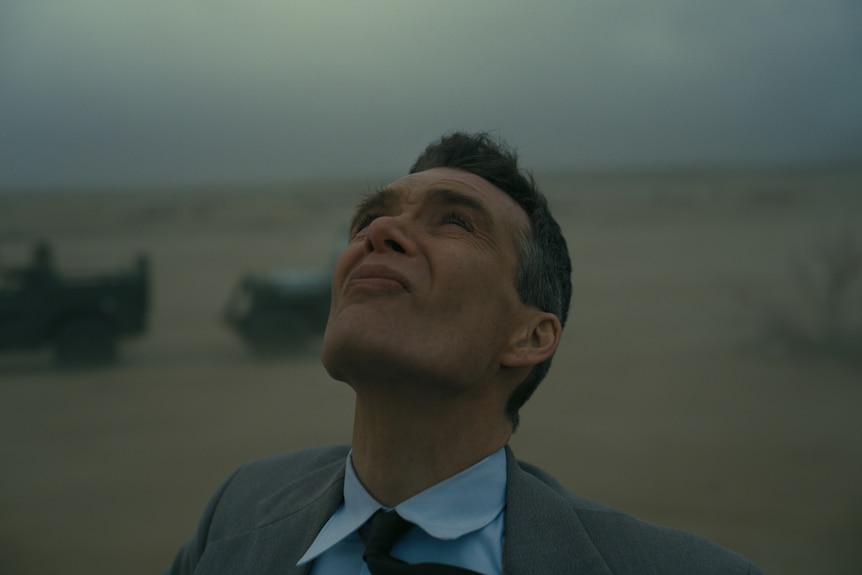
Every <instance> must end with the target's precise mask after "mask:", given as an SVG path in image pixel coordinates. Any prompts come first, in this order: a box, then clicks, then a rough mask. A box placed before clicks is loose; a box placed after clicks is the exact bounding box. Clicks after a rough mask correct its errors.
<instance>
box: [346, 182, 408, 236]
mask: <svg viewBox="0 0 862 575" xmlns="http://www.w3.org/2000/svg"><path fill="white" fill-rule="evenodd" d="M399 196H400V194H399V193H398V192H396V191H395V190H393V189H392V188H378V189H377V190H374V191H373V192H371V193H369V194H367V195H366V196H365V197H364V198H362V201H361V202H359V205H358V206H356V210H355V211H354V212H353V217H352V218H351V219H350V229H351V231H352V230H355V229H356V226H357V225H358V224H359V221H360V220H361V219H362V218H363V217H364V216H365V215H366V214H369V213H374V212H384V213H385V212H387V211H389V210H390V209H392V206H394V205H395V204H397V203H398V198H399Z"/></svg>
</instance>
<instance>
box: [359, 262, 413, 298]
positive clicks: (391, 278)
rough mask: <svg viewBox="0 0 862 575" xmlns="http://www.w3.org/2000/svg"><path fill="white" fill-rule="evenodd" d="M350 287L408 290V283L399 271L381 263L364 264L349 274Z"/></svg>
mask: <svg viewBox="0 0 862 575" xmlns="http://www.w3.org/2000/svg"><path fill="white" fill-rule="evenodd" d="M347 283H348V285H349V286H351V287H354V286H356V287H358V286H363V287H368V288H372V289H380V290H385V291H404V292H409V291H410V284H409V282H408V281H407V278H405V277H404V276H403V275H401V274H400V273H398V272H396V271H395V270H393V269H391V268H388V267H386V266H381V265H364V266H361V267H360V268H358V269H357V270H356V271H354V272H353V273H352V274H351V275H350V279H349V280H348V282H347Z"/></svg>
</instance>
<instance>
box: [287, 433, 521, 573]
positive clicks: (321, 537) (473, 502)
mask: <svg viewBox="0 0 862 575" xmlns="http://www.w3.org/2000/svg"><path fill="white" fill-rule="evenodd" d="M351 454H352V451H351V453H348V455H347V465H346V468H345V473H344V502H343V503H342V504H341V505H340V506H339V507H338V509H337V510H336V511H335V513H333V514H332V517H330V518H329V521H327V523H326V525H324V526H323V529H321V530H320V533H319V534H318V535H317V538H316V539H315V540H314V542H313V543H312V544H311V547H309V548H308V551H306V552H305V555H303V556H302V559H300V560H299V563H298V564H299V565H301V564H303V563H307V562H309V561H312V560H313V559H315V558H316V557H318V556H319V555H321V554H322V553H324V552H326V551H327V550H328V549H329V548H331V547H332V546H334V545H335V544H336V543H338V542H339V541H341V540H342V539H344V538H345V537H347V536H348V535H350V534H351V533H353V532H354V531H356V530H357V529H359V528H360V527H361V526H362V525H363V524H364V523H365V522H366V521H368V519H369V518H370V517H371V516H372V515H374V513H375V512H376V511H377V510H378V509H381V508H382V509H388V508H387V507H385V506H384V505H383V504H381V503H380V502H378V501H377V500H376V499H374V497H373V496H372V495H371V494H370V493H368V491H367V490H366V489H365V487H364V486H363V485H362V483H361V482H360V481H359V478H358V477H357V476H356V472H355V471H354V469H353V463H352V459H351ZM505 504H506V451H505V449H504V448H501V449H499V450H498V451H495V452H494V453H492V454H491V455H489V456H488V457H486V458H484V459H482V460H481V461H479V462H478V463H476V464H474V465H473V466H472V467H469V468H467V469H465V470H464V471H462V472H460V473H458V474H457V475H453V476H452V477H449V478H448V479H446V480H444V481H441V482H440V483H438V484H436V485H433V486H431V487H429V488H428V489H426V490H425V491H422V492H420V493H417V494H416V495H414V496H413V497H411V498H410V499H408V500H406V501H404V502H402V503H400V504H398V505H396V506H395V511H396V512H397V513H398V514H399V515H400V516H401V517H403V518H404V519H406V520H408V521H410V522H411V523H414V524H415V525H418V526H419V527H420V528H422V530H423V531H425V532H426V533H428V534H429V535H431V536H432V537H435V538H437V539H457V538H458V537H461V536H462V535H465V534H467V533H471V532H473V531H476V530H478V529H481V528H482V527H485V526H486V525H488V524H489V523H490V522H491V521H492V520H493V519H494V518H495V517H497V515H499V514H500V512H501V511H502V510H503V507H504V506H505Z"/></svg>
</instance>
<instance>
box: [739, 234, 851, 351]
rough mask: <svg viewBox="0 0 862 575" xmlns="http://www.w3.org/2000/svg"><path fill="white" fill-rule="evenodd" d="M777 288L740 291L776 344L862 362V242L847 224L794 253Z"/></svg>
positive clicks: (768, 341) (771, 342)
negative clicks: (784, 281) (767, 291)
mask: <svg viewBox="0 0 862 575" xmlns="http://www.w3.org/2000/svg"><path fill="white" fill-rule="evenodd" d="M782 287H783V288H784V289H781V290H778V291H779V292H780V294H781V295H780V296H779V295H776V294H775V293H772V294H769V295H766V294H754V293H752V291H751V290H739V291H738V292H737V296H738V298H739V299H740V300H741V301H742V302H743V303H745V304H746V306H747V307H749V308H750V309H752V310H753V311H754V313H756V314H757V318H758V323H759V326H760V332H761V333H760V335H761V338H762V340H763V341H764V342H765V343H766V344H768V346H769V347H770V348H771V349H779V350H781V351H783V352H787V353H794V354H803V353H804V354H817V355H829V356H835V357H838V358H841V359H844V360H848V361H851V362H853V363H857V364H859V365H862V244H860V242H859V240H858V238H857V237H856V235H855V234H854V232H853V231H852V230H850V229H843V230H840V231H838V232H837V233H834V234H831V235H827V236H824V237H823V238H821V239H820V240H818V241H815V242H813V243H812V245H811V246H810V248H809V249H807V250H805V251H804V252H801V253H797V254H796V255H795V256H794V257H791V258H790V262H789V273H788V277H787V282H786V284H784V285H783V286H782Z"/></svg>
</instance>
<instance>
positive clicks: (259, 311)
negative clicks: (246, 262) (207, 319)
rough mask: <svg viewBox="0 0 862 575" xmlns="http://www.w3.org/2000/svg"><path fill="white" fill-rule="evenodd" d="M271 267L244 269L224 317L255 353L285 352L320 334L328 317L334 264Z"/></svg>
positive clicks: (339, 243) (331, 262) (316, 337)
mask: <svg viewBox="0 0 862 575" xmlns="http://www.w3.org/2000/svg"><path fill="white" fill-rule="evenodd" d="M346 243H347V236H346V234H344V235H343V237H342V238H340V241H338V242H336V244H335V246H336V248H337V249H336V250H335V251H334V252H333V255H332V258H331V261H330V263H329V265H328V266H326V267H325V268H321V269H274V270H268V271H261V272H256V273H250V274H246V275H244V276H243V277H241V278H240V279H239V280H238V281H237V283H236V286H235V287H234V288H233V290H232V292H231V294H230V297H229V298H228V301H227V305H226V306H225V309H224V313H223V319H224V320H225V322H226V323H227V324H228V325H229V326H230V327H231V329H232V330H233V331H235V332H236V333H237V335H239V337H240V339H242V341H243V342H244V343H245V344H246V346H247V347H248V348H249V349H250V350H251V351H252V352H253V353H255V354H256V355H273V354H289V353H293V352H296V351H299V350H301V349H303V348H304V347H305V346H306V345H307V344H309V343H310V342H312V341H314V340H316V339H318V338H319V337H320V336H321V335H323V332H324V330H325V329H326V321H327V319H328V318H329V300H330V288H331V284H332V267H333V265H334V263H335V258H336V257H337V256H338V254H339V253H340V252H341V248H342V247H343V246H344V245H345V244H346Z"/></svg>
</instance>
